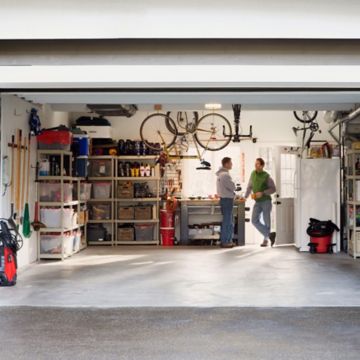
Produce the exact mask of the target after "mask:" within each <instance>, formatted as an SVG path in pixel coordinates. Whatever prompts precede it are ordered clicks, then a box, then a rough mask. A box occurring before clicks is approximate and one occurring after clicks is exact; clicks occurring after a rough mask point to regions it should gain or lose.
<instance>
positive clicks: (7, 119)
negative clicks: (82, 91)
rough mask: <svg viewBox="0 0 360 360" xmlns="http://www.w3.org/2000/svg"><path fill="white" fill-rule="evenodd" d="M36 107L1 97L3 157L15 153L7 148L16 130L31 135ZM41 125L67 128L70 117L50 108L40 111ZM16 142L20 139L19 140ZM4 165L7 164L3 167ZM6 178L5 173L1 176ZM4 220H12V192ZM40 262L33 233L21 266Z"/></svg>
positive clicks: (32, 197)
mask: <svg viewBox="0 0 360 360" xmlns="http://www.w3.org/2000/svg"><path fill="white" fill-rule="evenodd" d="M33 107H36V106H34V105H33V104H30V103H28V102H26V101H23V100H22V99H20V98H18V97H16V96H12V95H2V96H1V156H2V157H3V156H5V155H7V156H9V159H10V160H11V149H10V148H9V147H8V146H7V144H8V143H9V142H11V135H16V129H21V130H22V134H23V136H28V134H29V125H28V121H29V111H30V110H31V108H33ZM38 109H39V115H40V119H41V123H42V126H43V127H46V128H49V127H54V126H57V125H60V124H64V125H66V124H67V121H68V114H67V113H53V112H52V111H51V109H50V108H48V107H44V108H42V107H38ZM15 139H16V137H15ZM36 148H37V144H36V139H35V138H34V137H33V138H32V144H31V166H32V168H31V174H30V187H29V210H30V219H31V221H32V220H33V219H34V204H35V201H36V194H37V193H36V183H35V168H34V167H35V166H36ZM2 165H3V163H2ZM8 165H9V166H7V171H6V173H7V174H9V175H10V171H11V169H10V162H9V163H8ZM1 174H2V172H1ZM0 216H1V217H3V218H8V217H9V216H10V190H8V191H7V192H6V194H5V196H2V197H1V201H0ZM20 231H22V229H21V227H20ZM36 259H37V235H36V233H35V232H33V233H32V235H31V237H30V238H29V239H26V238H24V246H23V248H22V249H21V250H20V251H19V253H18V265H19V267H23V266H25V265H27V264H30V263H32V262H34V261H36Z"/></svg>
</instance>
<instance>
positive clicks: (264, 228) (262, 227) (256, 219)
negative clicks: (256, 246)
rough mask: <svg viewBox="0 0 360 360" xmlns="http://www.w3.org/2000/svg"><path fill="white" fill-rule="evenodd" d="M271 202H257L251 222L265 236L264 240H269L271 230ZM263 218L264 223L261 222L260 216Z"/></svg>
mask: <svg viewBox="0 0 360 360" xmlns="http://www.w3.org/2000/svg"><path fill="white" fill-rule="evenodd" d="M271 208H272V203H271V200H265V201H257V202H256V203H255V205H254V208H253V212H252V217H251V222H252V224H253V225H254V226H255V227H256V229H257V230H258V231H259V232H260V233H261V234H262V235H263V236H264V240H267V239H268V238H269V234H270V229H271V218H270V215H271ZM261 214H262V216H263V220H264V223H262V222H261V221H260V216H261Z"/></svg>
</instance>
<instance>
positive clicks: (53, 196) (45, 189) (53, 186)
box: [39, 182, 73, 202]
mask: <svg viewBox="0 0 360 360" xmlns="http://www.w3.org/2000/svg"><path fill="white" fill-rule="evenodd" d="M63 191H64V199H63V200H62V199H61V183H59V182H57V183H40V184H39V198H40V201H43V202H70V201H72V200H73V184H67V183H64V184H63Z"/></svg>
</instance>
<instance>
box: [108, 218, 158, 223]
mask: <svg viewBox="0 0 360 360" xmlns="http://www.w3.org/2000/svg"><path fill="white" fill-rule="evenodd" d="M114 221H115V222H116V223H118V224H139V223H140V224H148V223H149V224H152V223H154V224H156V223H158V222H159V220H158V219H151V220H114Z"/></svg>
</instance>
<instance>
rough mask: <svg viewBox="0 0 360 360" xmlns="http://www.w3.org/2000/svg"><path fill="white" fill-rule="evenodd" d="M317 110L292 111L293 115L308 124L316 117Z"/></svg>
mask: <svg viewBox="0 0 360 360" xmlns="http://www.w3.org/2000/svg"><path fill="white" fill-rule="evenodd" d="M317 114H318V112H317V111H294V116H295V117H296V119H297V120H299V121H300V122H302V123H303V124H308V123H311V122H312V121H314V120H315V119H316V117H317Z"/></svg>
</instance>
